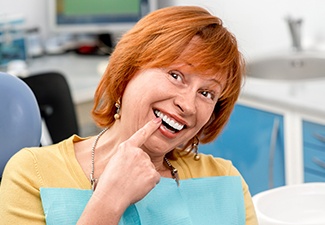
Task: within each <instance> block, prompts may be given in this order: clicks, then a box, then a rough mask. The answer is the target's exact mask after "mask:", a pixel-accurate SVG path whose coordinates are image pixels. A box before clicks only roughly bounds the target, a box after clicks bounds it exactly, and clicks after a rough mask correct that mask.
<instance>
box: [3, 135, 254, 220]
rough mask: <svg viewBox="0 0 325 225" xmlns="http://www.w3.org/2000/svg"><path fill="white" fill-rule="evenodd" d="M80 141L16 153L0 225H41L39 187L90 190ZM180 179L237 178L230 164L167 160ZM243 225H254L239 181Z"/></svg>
mask: <svg viewBox="0 0 325 225" xmlns="http://www.w3.org/2000/svg"><path fill="white" fill-rule="evenodd" d="M81 140H84V139H83V138H80V137H78V136H76V135H74V136H72V137H70V138H69V139H67V140H64V141H62V142H60V143H58V144H55V145H51V146H46V147H41V148H25V149H22V150H21V151H19V152H18V153H16V154H15V155H14V156H13V157H12V158H11V159H10V160H9V162H8V164H7V165H6V168H5V170H4V173H3V178H2V182H1V185H0V218H1V219H0V221H1V224H3V225H7V224H10V225H11V224H24V225H28V224H33V225H38V224H42V225H44V224H45V216H44V212H43V208H42V203H41V199H40V188H41V187H54V188H78V189H90V188H91V185H90V182H89V180H88V177H87V175H86V174H85V173H84V172H83V170H82V168H81V167H80V165H79V163H78V161H77V159H76V157H75V152H74V146H73V144H74V143H75V142H78V141H81ZM171 163H172V165H173V166H174V167H175V168H177V169H178V172H179V177H180V179H188V178H197V177H207V176H240V174H239V172H238V171H237V170H236V169H235V168H234V166H233V165H232V164H231V162H230V161H227V160H224V159H220V158H213V157H212V156H205V155H201V159H200V160H198V161H195V160H194V159H193V155H191V154H190V155H186V156H182V157H177V159H176V160H171ZM243 193H244V200H245V206H246V224H248V225H255V224H257V220H256V215H255V210H254V206H253V203H252V199H251V195H250V193H249V190H248V186H247V184H246V183H245V181H244V180H243Z"/></svg>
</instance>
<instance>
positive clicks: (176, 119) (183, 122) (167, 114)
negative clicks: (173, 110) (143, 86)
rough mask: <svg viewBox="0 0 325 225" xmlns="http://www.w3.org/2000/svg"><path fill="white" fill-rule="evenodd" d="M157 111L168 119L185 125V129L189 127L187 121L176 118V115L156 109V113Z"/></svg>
mask: <svg viewBox="0 0 325 225" xmlns="http://www.w3.org/2000/svg"><path fill="white" fill-rule="evenodd" d="M156 110H157V111H159V112H161V113H163V114H164V115H166V116H167V117H169V118H171V119H173V120H174V121H175V122H177V123H179V124H180V125H184V128H185V127H188V123H187V122H186V121H184V120H183V119H181V118H179V117H178V116H176V115H172V114H170V113H167V112H165V111H162V110H160V109H154V112H155V111H156ZM184 128H183V129H184Z"/></svg>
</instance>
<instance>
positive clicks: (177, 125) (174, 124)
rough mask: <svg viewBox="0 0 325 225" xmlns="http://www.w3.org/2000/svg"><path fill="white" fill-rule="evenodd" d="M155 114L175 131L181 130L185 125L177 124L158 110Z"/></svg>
mask: <svg viewBox="0 0 325 225" xmlns="http://www.w3.org/2000/svg"><path fill="white" fill-rule="evenodd" d="M155 114H156V115H157V116H158V117H160V118H161V119H162V120H163V121H164V122H165V123H167V124H168V125H169V126H171V127H172V128H174V129H175V130H181V129H183V127H184V125H182V124H179V123H177V122H176V121H175V120H173V119H171V118H169V117H167V116H166V115H165V114H163V113H162V112H160V111H158V110H155Z"/></svg>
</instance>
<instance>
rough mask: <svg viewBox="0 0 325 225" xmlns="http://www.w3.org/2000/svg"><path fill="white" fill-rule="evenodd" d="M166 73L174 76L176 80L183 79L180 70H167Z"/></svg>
mask: <svg viewBox="0 0 325 225" xmlns="http://www.w3.org/2000/svg"><path fill="white" fill-rule="evenodd" d="M168 73H169V74H170V76H171V77H172V78H174V79H175V80H177V81H182V80H183V77H182V74H181V73H180V72H176V71H169V72H168Z"/></svg>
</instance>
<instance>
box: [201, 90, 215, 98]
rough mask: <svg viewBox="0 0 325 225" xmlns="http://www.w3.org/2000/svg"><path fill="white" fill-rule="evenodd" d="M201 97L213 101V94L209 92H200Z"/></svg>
mask: <svg viewBox="0 0 325 225" xmlns="http://www.w3.org/2000/svg"><path fill="white" fill-rule="evenodd" d="M201 95H203V96H204V97H206V98H208V99H211V100H214V99H215V95H214V93H213V92H210V91H201Z"/></svg>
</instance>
